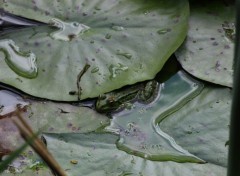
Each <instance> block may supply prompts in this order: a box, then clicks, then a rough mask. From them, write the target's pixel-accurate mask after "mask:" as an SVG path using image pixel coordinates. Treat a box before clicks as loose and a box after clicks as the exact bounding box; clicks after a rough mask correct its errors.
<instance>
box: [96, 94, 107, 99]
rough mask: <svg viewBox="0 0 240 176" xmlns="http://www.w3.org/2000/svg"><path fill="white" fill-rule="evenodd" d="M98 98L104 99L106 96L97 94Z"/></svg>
mask: <svg viewBox="0 0 240 176" xmlns="http://www.w3.org/2000/svg"><path fill="white" fill-rule="evenodd" d="M98 98H99V100H104V99H106V98H107V96H106V95H104V94H102V95H99V97H98Z"/></svg>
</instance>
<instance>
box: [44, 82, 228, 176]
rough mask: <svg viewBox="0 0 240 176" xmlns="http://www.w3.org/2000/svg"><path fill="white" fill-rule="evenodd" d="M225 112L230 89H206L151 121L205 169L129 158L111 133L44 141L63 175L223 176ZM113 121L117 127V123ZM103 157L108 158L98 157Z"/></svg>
mask: <svg viewBox="0 0 240 176" xmlns="http://www.w3.org/2000/svg"><path fill="white" fill-rule="evenodd" d="M230 109H231V90H230V89H228V88H221V87H217V86H212V85H206V86H205V88H204V89H203V91H202V92H201V93H200V94H199V95H198V96H197V97H195V98H194V99H193V100H191V101H189V102H188V103H187V104H186V105H184V106H183V107H182V108H181V109H178V110H177V111H176V113H172V114H169V115H168V116H167V117H166V118H158V121H157V120H156V121H155V122H156V124H158V125H159V128H160V129H161V130H163V131H164V132H166V133H167V134H169V135H170V136H172V137H173V138H174V139H175V140H176V143H177V144H178V145H180V146H182V147H183V148H184V149H187V150H188V151H189V152H190V153H193V154H194V155H195V156H198V157H199V158H201V159H204V160H205V161H207V163H205V164H196V163H176V162H153V161H149V160H146V159H145V158H141V157H138V156H134V155H129V154H127V153H125V152H123V151H121V150H118V149H117V148H116V146H115V141H116V140H118V137H117V136H115V135H112V134H101V133H87V134H70V133H69V134H49V133H48V134H45V137H46V140H47V141H48V149H49V150H50V151H51V152H52V153H53V155H54V156H55V157H56V159H57V160H58V162H59V163H61V164H62V166H63V167H64V168H65V169H67V172H68V174H69V175H76V174H77V173H78V174H79V172H80V173H81V174H83V175H93V176H94V175H100V176H105V175H114V176H115V175H118V176H120V175H124V174H125V175H134V176H142V175H153V176H157V175H163V176H179V175H194V176H204V175H212V176H225V175H226V170H227V153H228V147H227V146H225V143H226V141H227V140H228V135H229V134H228V124H229V117H230ZM119 118H123V117H119ZM114 121H116V119H114ZM118 121H119V122H121V119H119V120H118ZM56 145H58V146H61V150H59V149H56V148H55V146H56ZM62 151H64V152H62ZM106 152H107V153H108V155H104V153H106ZM133 154H134V153H133ZM71 160H74V161H77V164H72V163H71ZM92 168H94V171H93V169H92ZM179 173H181V174H179Z"/></svg>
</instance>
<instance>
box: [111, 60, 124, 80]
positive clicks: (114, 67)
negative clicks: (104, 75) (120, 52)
mask: <svg viewBox="0 0 240 176" xmlns="http://www.w3.org/2000/svg"><path fill="white" fill-rule="evenodd" d="M108 69H109V71H110V73H111V76H110V78H115V77H116V76H117V74H119V73H120V72H122V71H126V70H128V67H127V66H124V65H122V64H120V63H119V64H118V65H112V64H111V65H110V66H109V68H108Z"/></svg>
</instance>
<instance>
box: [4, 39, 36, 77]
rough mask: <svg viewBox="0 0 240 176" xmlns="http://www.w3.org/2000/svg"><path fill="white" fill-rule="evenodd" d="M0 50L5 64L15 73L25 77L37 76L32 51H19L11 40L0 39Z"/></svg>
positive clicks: (34, 57) (34, 56)
mask: <svg viewBox="0 0 240 176" xmlns="http://www.w3.org/2000/svg"><path fill="white" fill-rule="evenodd" d="M0 52H3V53H4V55H5V58H4V59H5V61H6V63H7V65H8V66H9V67H10V68H11V69H12V70H13V71H14V72H15V73H16V74H18V75H19V76H22V77H25V78H36V77H37V74H38V69H37V64H36V55H35V54H34V53H32V52H30V51H28V52H23V51H21V50H20V48H19V47H18V46H17V45H16V44H15V43H14V41H12V40H0ZM1 59H3V58H1Z"/></svg>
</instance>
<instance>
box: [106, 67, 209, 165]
mask: <svg viewBox="0 0 240 176" xmlns="http://www.w3.org/2000/svg"><path fill="white" fill-rule="evenodd" d="M159 86H160V88H159V91H158V94H157V95H154V96H155V99H154V100H153V101H152V102H150V103H149V104H146V103H141V101H140V102H138V101H136V102H135V103H133V104H132V105H131V106H130V107H131V108H128V109H126V110H125V111H123V112H120V113H117V114H116V113H114V114H113V115H112V117H113V120H112V122H111V124H110V126H107V127H106V128H105V130H106V131H108V132H113V133H116V134H118V135H119V136H120V139H119V140H118V141H117V143H116V144H117V147H118V148H119V149H120V150H124V151H125V152H127V153H130V154H133V155H137V156H140V157H143V158H145V159H149V160H153V161H176V162H196V163H204V162H205V161H204V160H202V159H201V158H199V157H196V156H194V155H193V154H191V153H189V152H188V151H187V150H185V149H184V148H182V147H181V146H180V145H178V144H177V143H176V142H175V140H174V139H173V138H172V137H171V136H169V135H168V134H167V133H164V132H163V131H162V130H161V129H160V128H158V125H157V123H158V121H160V120H162V119H164V118H168V114H171V113H172V112H175V111H177V110H178V109H180V108H181V107H182V106H184V104H186V103H187V102H188V101H190V100H191V99H193V98H194V97H196V96H197V95H198V94H199V93H200V92H201V90H202V89H203V84H202V83H200V82H198V81H196V80H194V79H192V78H191V77H189V76H188V75H186V74H184V72H182V71H179V72H178V73H177V74H175V75H174V76H172V77H171V78H170V79H169V80H168V81H166V82H164V83H163V84H161V85H159ZM176 87H178V88H177V89H176ZM110 105H111V104H110Z"/></svg>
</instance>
